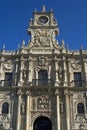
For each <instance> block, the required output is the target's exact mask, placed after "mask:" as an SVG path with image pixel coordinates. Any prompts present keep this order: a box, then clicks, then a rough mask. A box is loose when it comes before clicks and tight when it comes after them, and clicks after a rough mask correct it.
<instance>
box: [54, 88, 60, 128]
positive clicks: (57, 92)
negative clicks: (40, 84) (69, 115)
mask: <svg viewBox="0 0 87 130" xmlns="http://www.w3.org/2000/svg"><path fill="white" fill-rule="evenodd" d="M55 95H56V101H57V106H56V107H57V108H56V109H57V130H60V101H59V90H58V89H56V90H55Z"/></svg>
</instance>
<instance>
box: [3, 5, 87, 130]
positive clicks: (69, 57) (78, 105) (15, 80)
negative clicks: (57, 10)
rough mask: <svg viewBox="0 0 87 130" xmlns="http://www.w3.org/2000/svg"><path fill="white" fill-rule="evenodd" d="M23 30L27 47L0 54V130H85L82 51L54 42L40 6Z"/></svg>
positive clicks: (86, 69) (86, 61)
mask: <svg viewBox="0 0 87 130" xmlns="http://www.w3.org/2000/svg"><path fill="white" fill-rule="evenodd" d="M27 31H28V34H29V35H31V38H30V40H29V41H28V43H27V44H25V41H22V46H21V47H19V48H18V50H16V51H6V50H5V46H3V49H2V50H1V51H0V130H87V83H86V82H87V51H86V50H83V49H81V50H77V51H74V50H73V51H71V50H69V49H68V48H67V47H65V44H64V41H63V40H62V42H61V44H59V43H58V41H57V40H56V35H57V34H59V26H58V23H57V21H56V19H55V17H54V14H53V11H52V10H51V11H49V12H47V11H46V10H45V7H44V6H43V8H42V11H41V12H37V11H36V10H35V11H34V13H33V19H31V20H30V23H29V27H28V29H27Z"/></svg>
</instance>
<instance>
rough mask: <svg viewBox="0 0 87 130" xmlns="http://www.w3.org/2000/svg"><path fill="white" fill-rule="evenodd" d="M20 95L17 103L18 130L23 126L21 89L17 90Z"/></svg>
mask: <svg viewBox="0 0 87 130" xmlns="http://www.w3.org/2000/svg"><path fill="white" fill-rule="evenodd" d="M17 95H18V105H17V124H16V125H17V126H16V130H20V126H21V95H22V92H21V90H18V92H17Z"/></svg>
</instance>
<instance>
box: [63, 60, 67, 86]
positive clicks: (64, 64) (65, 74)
mask: <svg viewBox="0 0 87 130" xmlns="http://www.w3.org/2000/svg"><path fill="white" fill-rule="evenodd" d="M63 73H64V74H63V76H64V77H63V85H64V86H67V71H66V61H65V58H63Z"/></svg>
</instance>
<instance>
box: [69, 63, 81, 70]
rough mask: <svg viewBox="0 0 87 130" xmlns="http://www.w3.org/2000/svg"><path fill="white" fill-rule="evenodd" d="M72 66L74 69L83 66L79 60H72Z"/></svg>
mask: <svg viewBox="0 0 87 130" xmlns="http://www.w3.org/2000/svg"><path fill="white" fill-rule="evenodd" d="M71 67H72V69H76V70H77V69H80V68H81V63H80V62H79V61H75V62H71Z"/></svg>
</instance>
